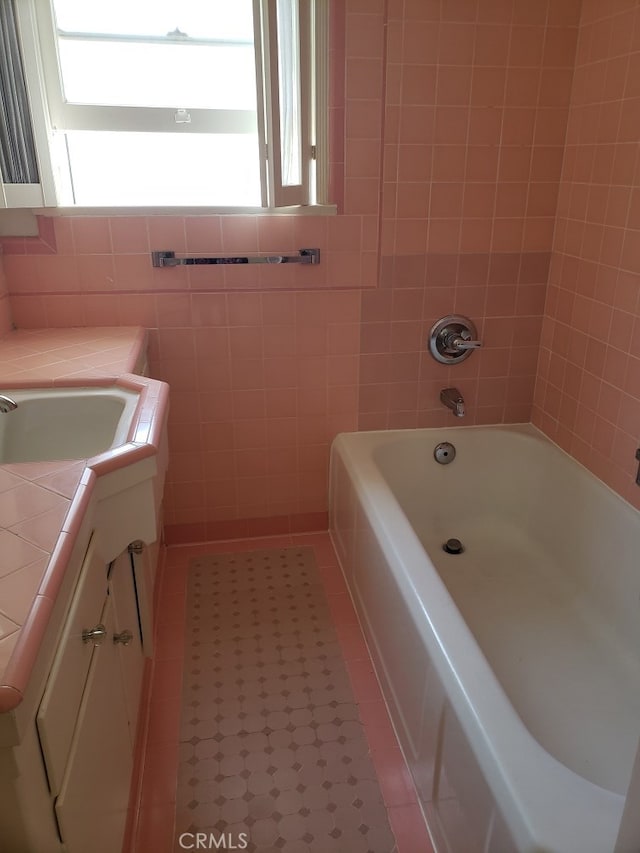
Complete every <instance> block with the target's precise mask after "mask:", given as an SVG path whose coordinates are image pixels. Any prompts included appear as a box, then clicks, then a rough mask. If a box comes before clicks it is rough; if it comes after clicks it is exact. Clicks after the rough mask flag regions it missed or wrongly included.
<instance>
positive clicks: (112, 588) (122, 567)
mask: <svg viewBox="0 0 640 853" xmlns="http://www.w3.org/2000/svg"><path fill="white" fill-rule="evenodd" d="M109 595H110V596H111V599H112V601H113V608H114V621H115V631H114V635H113V637H114V641H115V642H114V645H115V647H116V650H117V655H118V660H119V664H120V672H121V678H122V689H123V691H124V697H125V702H126V705H127V718H128V721H129V740H130V744H131V749H132V751H133V747H134V742H135V737H136V725H137V721H138V711H139V709H140V694H141V691H142V676H143V672H144V656H143V653H142V636H141V629H140V619H139V614H138V599H137V589H136V576H135V572H134V567H133V563H132V560H131V555H130V554H129V553H128V551H124V552H123V553H122V554H120V556H119V557H117V558H116V559H115V560H114V561H113V563H112V564H111V566H110V567H109Z"/></svg>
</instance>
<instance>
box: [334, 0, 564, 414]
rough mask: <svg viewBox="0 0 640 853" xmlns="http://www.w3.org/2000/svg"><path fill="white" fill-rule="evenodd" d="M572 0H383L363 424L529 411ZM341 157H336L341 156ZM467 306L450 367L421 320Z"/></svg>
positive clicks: (365, 326) (365, 305)
mask: <svg viewBox="0 0 640 853" xmlns="http://www.w3.org/2000/svg"><path fill="white" fill-rule="evenodd" d="M578 7H579V3H577V2H575V0H559V2H536V3H530V2H519V0H500V2H495V0H477V2H476V0H469V2H455V0H445V2H427V1H426V0H424V1H423V2H413V0H394V2H390V3H389V13H388V17H389V20H388V26H387V41H386V64H385V78H386V79H385V94H386V103H385V117H384V139H383V143H384V162H383V196H382V207H381V256H382V257H381V278H380V285H381V287H380V289H379V290H376V291H372V292H370V293H363V295H362V320H363V325H362V352H363V355H362V361H361V374H360V381H361V386H360V413H361V414H360V425H361V426H362V427H364V428H387V427H414V426H435V425H441V424H445V423H454V421H453V419H452V418H453V416H452V415H451V413H449V412H447V411H446V410H445V409H444V408H443V407H442V405H441V404H440V402H439V391H440V389H441V388H444V387H447V386H449V385H455V386H457V387H458V388H459V389H460V390H461V391H462V393H463V395H464V397H465V399H466V401H467V404H468V405H467V411H468V414H467V416H466V419H465V423H484V422H500V421H528V420H529V418H530V412H531V401H532V395H533V387H534V382H535V373H536V362H537V347H538V343H539V335H540V328H541V323H542V314H543V307H544V298H545V287H546V282H547V276H548V264H549V255H550V250H551V243H552V234H553V227H554V217H555V207H556V200H557V192H558V181H559V177H560V168H561V163H562V152H563V145H564V137H565V131H566V121H567V109H568V101H569V90H570V83H571V77H572V70H573V60H574V54H575V42H576V34H577V18H578ZM347 162H348V160H347ZM454 312H455V313H460V314H464V315H467V316H469V317H471V318H472V319H473V320H474V321H475V323H476V325H477V327H478V332H479V335H480V337H481V339H482V341H483V348H482V349H481V350H480V351H479V352H477V353H474V354H473V355H472V356H471V358H470V359H469V360H467V361H465V362H464V363H463V364H460V365H456V366H455V367H452V368H448V367H447V366H446V365H440V364H438V363H437V362H435V361H434V360H433V359H432V358H431V357H430V356H429V355H428V354H427V353H426V352H425V347H426V340H427V336H428V331H429V329H430V327H431V325H432V324H433V323H434V322H435V321H436V320H437V319H438V318H439V317H442V316H444V315H446V314H450V313H454Z"/></svg>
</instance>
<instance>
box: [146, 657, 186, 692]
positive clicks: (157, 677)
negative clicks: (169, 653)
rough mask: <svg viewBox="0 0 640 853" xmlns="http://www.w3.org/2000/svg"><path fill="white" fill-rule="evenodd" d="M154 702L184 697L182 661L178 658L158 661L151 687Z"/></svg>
mask: <svg viewBox="0 0 640 853" xmlns="http://www.w3.org/2000/svg"><path fill="white" fill-rule="evenodd" d="M151 695H152V698H153V701H154V702H155V701H163V700H166V699H169V698H173V697H175V696H177V697H180V696H181V695H182V661H181V660H178V659H177V658H171V659H167V660H161V661H157V662H156V663H155V666H154V672H153V682H152V685H151Z"/></svg>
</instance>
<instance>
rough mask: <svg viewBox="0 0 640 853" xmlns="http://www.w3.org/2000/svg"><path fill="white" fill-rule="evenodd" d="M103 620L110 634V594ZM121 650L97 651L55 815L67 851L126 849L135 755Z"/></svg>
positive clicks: (104, 648) (101, 648) (112, 627)
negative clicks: (124, 690)
mask: <svg viewBox="0 0 640 853" xmlns="http://www.w3.org/2000/svg"><path fill="white" fill-rule="evenodd" d="M101 621H102V624H103V625H104V626H105V628H106V629H107V632H108V634H107V636H108V637H111V636H112V634H113V633H114V631H115V614H114V610H113V605H112V602H111V599H110V598H109V597H108V598H107V600H106V603H105V606H104V610H103V613H102V620H101ZM118 657H119V650H118V648H117V647H116V646H115V645H114V643H113V642H111V640H110V639H109V640H105V642H103V643H102V645H100V646H97V647H96V648H95V649H94V654H93V658H92V660H91V666H90V668H89V675H88V677H87V684H86V687H85V692H84V695H83V697H82V704H81V706H80V713H79V715H78V722H77V726H76V730H75V733H74V737H73V742H72V744H71V752H70V755H69V761H68V763H67V769H66V772H65V775H64V779H63V782H62V789H61V792H60V795H59V797H58V798H57V800H56V805H55V809H56V815H57V818H58V825H59V827H60V834H61V837H62V840H63V842H64V844H65V849H66V850H67V853H87V851H91V853H114V851H117V850H120V849H121V848H122V841H123V837H124V828H125V822H126V817H127V807H128V804H129V787H130V783H131V774H132V764H133V762H132V756H131V747H130V743H129V732H128V720H127V709H126V703H125V699H124V695H123V691H122V679H121V675H120V662H119V659H118Z"/></svg>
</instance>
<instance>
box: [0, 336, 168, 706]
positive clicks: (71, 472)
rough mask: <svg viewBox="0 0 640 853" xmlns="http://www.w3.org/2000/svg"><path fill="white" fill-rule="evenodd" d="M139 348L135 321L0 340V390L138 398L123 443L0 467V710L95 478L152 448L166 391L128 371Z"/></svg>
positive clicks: (17, 686) (45, 615) (23, 663)
mask: <svg viewBox="0 0 640 853" xmlns="http://www.w3.org/2000/svg"><path fill="white" fill-rule="evenodd" d="M145 350H146V332H145V330H144V329H141V328H139V327H133V328H128V327H117V328H92V329H83V328H74V329H29V330H26V329H25V330H18V331H13V332H10V333H9V334H8V335H5V336H4V337H3V338H0V390H1V391H8V392H10V391H11V389H12V388H14V389H15V388H46V387H51V386H96V385H102V386H106V385H117V386H119V387H121V388H127V389H131V390H134V391H138V392H139V394H140V401H139V403H138V408H137V411H136V414H135V416H134V421H133V424H132V426H131V430H130V433H129V436H128V441H127V443H126V444H124V445H122V446H121V447H118V448H116V449H114V450H110V451H106V452H105V453H101V454H100V455H98V456H94V457H92V458H91V459H79V460H67V461H64V462H31V463H29V462H21V463H13V464H10V465H0V712H4V711H10V710H11V709H13V708H15V707H16V706H17V705H18V704H19V703H20V702H21V701H22V698H23V696H24V691H25V689H26V686H27V682H28V679H29V676H30V674H31V671H32V667H33V664H34V662H35V659H36V655H37V652H38V649H39V647H40V642H41V640H42V638H43V636H44V632H45V629H46V627H47V623H48V621H49V617H50V615H51V611H52V609H53V605H54V602H55V599H56V595H57V593H58V591H59V589H60V585H61V583H62V579H63V577H64V573H65V570H66V568H67V564H68V560H69V557H70V555H71V552H72V549H73V545H74V542H75V537H76V536H77V533H78V530H79V528H80V524H81V522H82V518H83V515H84V513H85V511H86V508H87V506H88V503H89V500H90V498H91V494H92V491H93V487H94V484H95V482H96V479H97V478H98V477H99V476H101V475H102V474H106V473H109V472H110V471H114V470H117V469H118V468H121V467H124V466H125V465H129V464H131V463H132V462H137V461H138V460H139V459H144V458H145V457H147V456H153V455H154V454H155V453H156V452H157V449H158V445H159V442H160V434H161V430H162V426H163V422H164V419H165V416H166V411H167V406H168V390H169V389H168V386H167V385H166V384H165V383H164V382H159V381H156V380H154V379H147V378H146V377H143V376H139V375H136V374H135V373H134V371H136V370H137V369H140V367H141V366H142V361H143V359H144V354H145Z"/></svg>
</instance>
